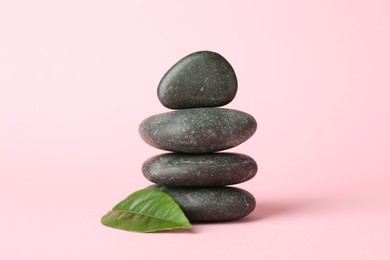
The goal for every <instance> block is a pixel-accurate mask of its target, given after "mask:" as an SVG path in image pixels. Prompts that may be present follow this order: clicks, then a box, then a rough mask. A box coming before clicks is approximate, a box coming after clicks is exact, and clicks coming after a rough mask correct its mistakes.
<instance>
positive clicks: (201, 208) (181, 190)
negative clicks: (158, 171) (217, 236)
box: [147, 185, 256, 222]
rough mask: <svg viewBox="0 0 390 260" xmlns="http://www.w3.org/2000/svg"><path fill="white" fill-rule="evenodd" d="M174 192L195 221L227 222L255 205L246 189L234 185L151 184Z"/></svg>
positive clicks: (177, 199)
mask: <svg viewBox="0 0 390 260" xmlns="http://www.w3.org/2000/svg"><path fill="white" fill-rule="evenodd" d="M147 189H157V190H160V191H164V192H166V193H168V194H169V195H171V197H172V198H173V199H174V200H175V201H176V202H177V204H178V205H179V206H180V208H181V209H182V210H183V212H184V214H185V215H186V216H187V218H188V219H189V220H190V221H192V222H196V221H200V222H211V221H228V220H235V219H239V218H242V217H245V216H246V215H248V214H249V213H251V212H252V211H253V210H254V209H255V207H256V200H255V198H254V197H253V195H252V194H250V193H249V192H247V191H246V190H243V189H239V188H232V187H208V188H186V187H166V186H157V185H153V186H149V187H147Z"/></svg>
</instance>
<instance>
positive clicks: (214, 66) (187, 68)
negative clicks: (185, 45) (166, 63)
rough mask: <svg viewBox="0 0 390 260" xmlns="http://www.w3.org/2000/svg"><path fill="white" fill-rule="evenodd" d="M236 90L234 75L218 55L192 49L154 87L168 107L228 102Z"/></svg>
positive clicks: (203, 105)
mask: <svg viewBox="0 0 390 260" xmlns="http://www.w3.org/2000/svg"><path fill="white" fill-rule="evenodd" d="M236 92H237V77H236V74H235V73H234V70H233V68H232V66H231V65H230V64H229V62H228V61H227V60H226V59H225V58H224V57H222V56H221V55H220V54H218V53H215V52H211V51H199V52H194V53H192V54H190V55H188V56H186V57H184V58H183V59H181V60H180V61H178V62H177V63H176V64H175V65H174V66H173V67H172V68H170V69H169V70H168V72H167V73H166V74H165V75H164V77H163V78H162V79H161V81H160V84H159V86H158V89H157V95H158V98H159V100H160V102H161V103H162V104H163V105H164V106H165V107H167V108H171V109H186V108H200V107H219V106H224V105H226V104H228V103H230V102H231V101H232V100H233V99H234V97H235V95H236Z"/></svg>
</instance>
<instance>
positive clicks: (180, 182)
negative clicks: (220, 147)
mask: <svg viewBox="0 0 390 260" xmlns="http://www.w3.org/2000/svg"><path fill="white" fill-rule="evenodd" d="M142 172H143V174H144V176H145V177H146V178H147V179H148V180H150V181H151V182H154V183H156V184H159V185H166V186H188V187H205V186H225V185H231V184H237V183H241V182H245V181H247V180H250V179H252V178H253V177H254V176H255V175H256V172H257V164H256V162H255V160H253V159H252V158H251V157H249V156H247V155H244V154H235V153H210V154H183V153H181V154H179V153H166V154H161V155H157V156H154V157H152V158H150V159H148V160H147V161H145V162H144V164H143V165H142Z"/></svg>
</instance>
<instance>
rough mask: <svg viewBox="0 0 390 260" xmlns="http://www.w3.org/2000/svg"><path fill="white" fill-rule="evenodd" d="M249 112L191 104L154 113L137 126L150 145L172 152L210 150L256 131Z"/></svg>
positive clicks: (240, 141) (230, 144)
mask: <svg viewBox="0 0 390 260" xmlns="http://www.w3.org/2000/svg"><path fill="white" fill-rule="evenodd" d="M256 128H257V123H256V120H255V119H254V118H253V117H252V116H251V115H249V114H247V113H245V112H241V111H238V110H233V109H226V108H192V109H183V110H177V111H173V112H167V113H163V114H158V115H154V116H151V117H148V118H146V119H145V120H144V121H142V122H141V124H140V126H139V133H140V135H141V138H142V139H143V140H144V141H145V142H146V143H148V144H149V145H151V146H153V147H155V148H159V149H163V150H167V151H173V152H182V153H211V152H216V151H221V150H225V149H229V148H232V147H235V146H237V145H239V144H241V143H243V142H245V141H246V140H247V139H249V138H250V137H251V136H252V135H253V134H254V133H255V131H256Z"/></svg>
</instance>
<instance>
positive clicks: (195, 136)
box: [139, 51, 257, 222]
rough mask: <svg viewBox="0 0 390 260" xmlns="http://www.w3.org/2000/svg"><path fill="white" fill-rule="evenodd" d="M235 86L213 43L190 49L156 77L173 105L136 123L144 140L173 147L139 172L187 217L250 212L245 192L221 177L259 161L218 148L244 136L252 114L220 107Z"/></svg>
mask: <svg viewBox="0 0 390 260" xmlns="http://www.w3.org/2000/svg"><path fill="white" fill-rule="evenodd" d="M236 92H237V78H236V75H235V73H234V70H233V68H232V66H231V65H230V64H229V62H228V61H227V60H226V59H225V58H223V57H222V56H221V55H219V54H218V53H215V52H210V51H201V52H195V53H192V54H190V55H188V56H186V57H184V58H183V59H182V60H180V61H179V62H177V63H176V64H175V65H174V66H173V67H172V68H171V69H170V70H169V71H168V72H167V73H166V74H165V75H164V77H163V78H162V79H161V81H160V84H159V86H158V91H157V94H158V98H159V100H160V102H161V103H162V104H163V105H164V106H165V107H167V108H170V109H175V111H172V112H167V113H163V114H158V115H154V116H151V117H149V118H146V119H145V120H144V121H143V122H142V123H141V124H140V126H139V132H140V135H141V137H142V139H143V140H144V141H145V142H146V143H148V144H149V145H151V146H153V147H155V148H159V149H163V150H166V151H171V152H173V153H165V154H160V155H157V156H155V157H152V158H150V159H148V160H147V161H145V162H144V164H143V166H142V172H143V174H144V176H145V177H146V178H147V179H148V180H150V181H151V182H154V183H155V184H156V185H152V186H149V187H148V188H149V189H157V190H161V191H164V192H166V193H168V194H169V195H171V196H172V198H173V199H174V200H175V201H176V202H177V203H178V204H179V206H180V207H181V208H182V210H183V212H184V213H185V215H186V216H187V218H188V219H189V220H190V221H193V222H194V221H227V220H234V219H238V218H241V217H244V216H246V215H248V214H249V213H251V212H252V211H253V210H254V208H255V206H256V201H255V198H254V197H253V195H251V194H250V193H249V192H247V191H245V190H243V189H239V188H233V187H225V186H226V185H232V184H238V183H242V182H245V181H247V180H249V179H251V178H253V177H254V176H255V174H256V172H257V164H256V162H255V160H253V159H252V158H251V157H249V156H247V155H244V154H238V153H218V151H221V150H225V149H229V148H232V147H235V146H237V145H239V144H241V143H243V142H245V141H246V140H247V139H249V138H250V137H251V136H252V135H253V134H254V133H255V131H256V128H257V123H256V120H255V119H254V118H253V117H252V116H251V115H249V114H247V113H244V112H241V111H238V110H233V109H227V108H218V107H220V106H224V105H226V104H228V103H229V102H231V101H232V100H233V99H234V97H235V95H236Z"/></svg>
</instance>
